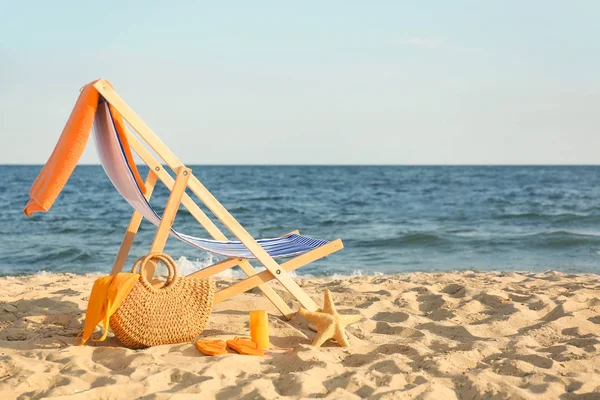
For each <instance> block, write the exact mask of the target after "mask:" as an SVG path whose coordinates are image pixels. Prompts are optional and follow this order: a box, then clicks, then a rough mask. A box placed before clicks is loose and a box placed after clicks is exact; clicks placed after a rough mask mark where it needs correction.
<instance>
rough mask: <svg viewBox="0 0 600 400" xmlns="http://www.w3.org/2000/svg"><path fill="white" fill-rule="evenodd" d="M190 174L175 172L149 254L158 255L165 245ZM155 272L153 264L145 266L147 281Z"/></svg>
mask: <svg viewBox="0 0 600 400" xmlns="http://www.w3.org/2000/svg"><path fill="white" fill-rule="evenodd" d="M191 172H192V170H191V169H189V168H185V167H181V168H179V171H178V172H177V178H175V185H173V190H172V191H171V194H170V195H169V199H168V200H167V204H166V206H165V210H164V211H163V215H162V219H161V221H160V225H158V229H157V230H156V234H155V235H154V240H153V241H152V246H151V247H150V253H159V252H161V251H163V250H164V248H165V244H167V239H168V238H169V233H170V232H171V227H172V226H173V221H175V216H176V215H177V211H178V210H179V205H180V204H181V198H182V197H183V194H184V193H185V188H186V187H187V182H188V179H189V178H190V175H191ZM155 270H156V264H155V263H153V262H150V263H148V264H147V265H146V276H147V277H148V280H149V281H151V280H152V277H153V276H154V271H155Z"/></svg>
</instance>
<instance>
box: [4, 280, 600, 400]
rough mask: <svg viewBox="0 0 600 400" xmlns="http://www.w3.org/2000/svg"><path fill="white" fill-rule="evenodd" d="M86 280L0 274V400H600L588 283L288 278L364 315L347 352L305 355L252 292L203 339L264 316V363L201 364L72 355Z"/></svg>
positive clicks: (596, 308)
mask: <svg viewBox="0 0 600 400" xmlns="http://www.w3.org/2000/svg"><path fill="white" fill-rule="evenodd" d="M96 277H97V276H95V275H85V276H81V275H71V274H60V275H54V274H46V275H31V276H24V277H4V278H0V398H2V399H30V398H31V399H38V398H73V399H124V398H140V397H143V398H149V399H155V398H156V399H163V398H198V397H197V394H198V393H200V394H202V398H218V399H229V398H244V399H261V398H269V399H270V398H336V399H353V398H372V399H405V398H406V399H412V398H422V399H440V398H443V399H445V400H449V399H455V398H459V399H476V398H484V397H485V398H489V399H504V398H506V399H508V398H512V399H529V398H543V399H554V398H555V399H598V398H600V378H599V376H600V276H598V275H590V274H563V273H554V272H548V273H542V274H532V273H512V272H510V273H500V272H472V271H467V272H448V273H411V274H400V275H388V276H376V277H354V278H345V279H305V280H303V279H300V278H298V281H299V282H300V283H301V285H302V287H303V288H304V289H305V290H306V291H307V292H308V293H309V294H310V295H311V296H313V298H315V299H318V300H319V301H321V299H322V292H323V290H324V289H325V288H329V289H330V290H331V292H332V293H333V296H334V300H335V302H336V304H337V307H338V309H339V310H340V312H342V313H360V314H361V315H362V317H363V318H362V320H361V321H360V322H358V323H356V324H354V325H352V326H351V327H350V328H349V329H348V331H349V332H350V334H351V340H352V347H350V348H339V347H337V346H336V345H335V344H334V343H331V342H329V343H327V344H326V346H325V347H323V348H314V347H312V346H310V342H311V339H312V338H313V337H314V332H312V331H311V330H310V329H309V328H308V323H307V321H306V320H305V319H304V318H302V317H301V316H296V317H295V318H294V319H293V320H292V321H286V320H283V319H281V318H279V317H277V316H276V313H275V310H274V309H273V308H272V306H271V304H270V303H269V302H268V301H267V300H266V299H265V298H264V297H263V296H261V295H259V294H258V293H257V292H250V293H246V294H244V295H241V296H238V297H236V298H235V299H233V300H230V301H227V302H224V303H222V304H219V305H218V306H217V307H216V308H215V310H214V313H213V314H212V316H211V319H210V321H209V323H208V325H207V327H206V329H205V331H204V333H203V334H202V336H203V337H211V338H223V339H229V338H232V337H234V336H236V335H249V330H248V311H250V310H253V309H259V308H264V309H267V310H269V312H271V313H272V314H273V316H272V317H271V319H270V329H271V342H272V345H273V346H274V348H275V349H274V350H273V351H271V352H270V353H269V354H268V355H266V356H265V357H251V356H242V355H237V354H233V353H232V354H228V355H225V356H219V357H207V356H204V355H202V354H201V353H199V352H198V350H196V348H195V347H194V346H193V345H192V344H191V343H184V344H177V345H165V346H158V347H154V348H150V349H146V350H138V351H132V350H128V349H126V348H124V347H121V346H120V345H119V343H118V341H117V340H116V339H115V338H112V337H111V338H109V339H108V340H106V341H105V342H103V343H94V344H90V345H86V346H83V347H77V346H73V345H72V342H73V338H74V336H75V335H76V334H77V333H78V332H79V330H80V329H81V327H82V322H83V318H84V310H85V307H86V305H87V300H88V295H89V292H90V289H91V286H92V283H93V281H94V279H95V278H96ZM227 283H228V282H225V281H220V282H219V285H225V284H227ZM274 287H275V288H276V289H277V285H274ZM278 292H279V293H281V295H282V296H286V297H284V298H286V299H289V295H287V294H286V293H285V292H284V291H282V290H278ZM294 306H295V307H297V306H296V305H295V304H294Z"/></svg>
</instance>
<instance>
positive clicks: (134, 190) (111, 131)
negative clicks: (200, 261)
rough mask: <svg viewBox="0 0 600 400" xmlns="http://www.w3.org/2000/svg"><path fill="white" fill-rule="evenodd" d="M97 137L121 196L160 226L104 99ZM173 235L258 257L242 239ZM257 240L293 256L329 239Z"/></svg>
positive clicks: (98, 113)
mask: <svg viewBox="0 0 600 400" xmlns="http://www.w3.org/2000/svg"><path fill="white" fill-rule="evenodd" d="M93 130H94V138H95V140H96V147H97V149H98V155H99V157H100V161H101V162H102V167H103V168H104V171H105V172H106V174H107V175H108V177H109V179H110V180H111V182H112V183H113V185H114V186H115V188H116V189H117V190H118V191H119V193H120V194H121V196H123V198H124V199H125V200H126V201H127V202H128V203H129V204H130V205H131V206H132V207H133V208H134V209H136V210H137V211H138V212H139V213H140V214H142V216H143V217H144V218H146V219H147V220H148V221H150V222H152V223H153V224H154V225H156V226H158V225H159V224H160V221H161V217H160V216H159V215H158V214H157V213H156V211H155V210H154V208H152V206H151V205H150V203H149V202H148V201H147V200H146V198H145V197H144V194H143V192H142V190H141V189H140V187H139V185H138V183H137V181H136V179H135V177H134V174H133V171H132V170H131V168H130V167H129V164H128V163H127V158H126V156H125V152H124V149H123V144H122V143H121V141H120V139H119V135H117V131H116V128H115V125H114V121H113V119H112V116H111V113H110V109H109V107H108V104H107V103H106V101H104V100H103V99H102V100H101V101H100V103H99V104H98V109H97V111H96V116H95V118H94V125H93ZM171 235H172V236H174V237H176V238H177V239H179V240H181V241H182V242H185V243H187V244H189V245H191V246H194V247H197V248H199V249H202V250H205V251H208V252H211V253H215V254H219V255H222V256H226V257H237V258H250V259H252V258H255V257H254V255H253V254H252V253H251V252H250V250H248V248H247V247H246V246H245V245H244V244H242V243H241V242H239V241H220V240H210V239H202V238H198V237H195V236H190V235H186V234H183V233H180V232H177V231H175V230H174V229H171ZM257 242H258V244H260V245H261V246H262V248H263V249H265V250H266V251H267V253H269V255H270V256H271V257H274V258H275V257H291V256H295V255H299V254H303V253H306V252H308V251H310V250H313V249H316V248H317V247H321V246H323V245H325V244H327V243H328V241H327V240H320V239H313V238H310V237H308V236H302V235H298V234H290V235H286V236H284V237H278V238H273V239H259V240H258V241H257Z"/></svg>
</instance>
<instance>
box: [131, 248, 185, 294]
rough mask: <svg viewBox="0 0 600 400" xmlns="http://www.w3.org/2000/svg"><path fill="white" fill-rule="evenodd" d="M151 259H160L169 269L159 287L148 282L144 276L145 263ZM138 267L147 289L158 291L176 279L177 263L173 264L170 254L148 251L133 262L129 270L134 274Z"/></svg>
mask: <svg viewBox="0 0 600 400" xmlns="http://www.w3.org/2000/svg"><path fill="white" fill-rule="evenodd" d="M153 260H156V261H162V262H163V264H165V265H166V267H167V270H168V271H169V275H168V276H167V281H166V282H165V284H164V285H163V286H162V287H160V288H156V287H154V286H153V285H152V284H151V283H150V282H148V279H147V278H146V274H145V273H144V272H145V269H146V265H148V263H149V262H150V261H153ZM138 269H139V271H140V272H139V274H140V278H141V281H142V284H143V285H144V286H145V287H146V288H147V289H148V290H151V291H154V292H158V291H160V290H163V289H166V288H167V287H168V286H170V285H172V284H173V283H174V282H175V280H176V279H177V264H175V261H174V260H173V259H172V258H171V256H169V255H168V254H165V253H150V254H146V255H145V256H143V257H140V258H138V259H137V261H136V262H135V263H134V264H133V268H131V272H132V273H134V274H136V273H138V272H137V270H138Z"/></svg>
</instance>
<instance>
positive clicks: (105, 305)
mask: <svg viewBox="0 0 600 400" xmlns="http://www.w3.org/2000/svg"><path fill="white" fill-rule="evenodd" d="M139 279H140V275H139V274H132V273H129V272H120V273H118V274H117V275H113V276H103V277H100V278H98V279H96V282H94V286H93V287H92V292H91V293H90V299H89V300H88V307H87V310H86V312H85V326H84V328H83V330H82V331H81V332H79V334H78V335H77V337H76V338H75V343H77V339H79V338H81V342H80V343H79V345H83V344H85V342H87V340H88V339H90V338H92V334H93V333H94V329H96V325H98V324H100V323H102V325H103V327H104V334H103V335H102V337H100V339H94V338H92V341H94V342H101V341H103V340H104V339H106V335H107V334H108V321H109V320H110V317H111V316H112V315H113V314H114V313H115V312H116V311H117V310H118V309H119V306H120V305H121V303H122V302H123V300H125V298H126V297H127V295H128V294H129V292H131V289H133V287H134V286H135V284H136V283H137V282H138V281H139Z"/></svg>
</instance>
